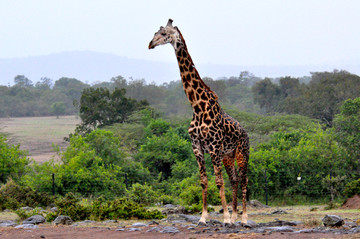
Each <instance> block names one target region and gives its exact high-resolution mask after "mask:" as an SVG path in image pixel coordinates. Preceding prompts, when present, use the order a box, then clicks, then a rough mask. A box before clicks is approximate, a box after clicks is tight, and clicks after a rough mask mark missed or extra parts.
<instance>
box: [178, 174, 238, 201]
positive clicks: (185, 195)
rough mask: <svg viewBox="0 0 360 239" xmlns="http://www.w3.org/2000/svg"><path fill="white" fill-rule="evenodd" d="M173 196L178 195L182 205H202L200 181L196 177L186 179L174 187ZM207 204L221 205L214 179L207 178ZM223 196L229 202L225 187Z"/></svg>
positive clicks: (228, 190)
mask: <svg viewBox="0 0 360 239" xmlns="http://www.w3.org/2000/svg"><path fill="white" fill-rule="evenodd" d="M174 188H176V189H174V191H173V194H174V195H179V197H180V200H181V202H182V204H183V205H193V204H201V203H202V189H201V186H200V179H199V177H198V176H197V175H194V176H192V177H189V178H186V179H184V180H182V181H181V182H179V183H177V184H176V185H174ZM207 193H208V196H207V203H208V204H209V205H221V199H220V194H219V189H218V188H217V186H216V184H215V177H214V176H209V177H208V190H207ZM225 196H226V200H227V201H228V202H229V201H230V200H231V196H232V194H231V191H230V188H229V187H227V186H225Z"/></svg>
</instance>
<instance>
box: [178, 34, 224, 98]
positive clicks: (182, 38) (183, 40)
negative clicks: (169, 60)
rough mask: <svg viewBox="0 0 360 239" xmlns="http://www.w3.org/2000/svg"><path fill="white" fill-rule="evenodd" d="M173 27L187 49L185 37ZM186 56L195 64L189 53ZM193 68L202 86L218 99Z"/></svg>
mask: <svg viewBox="0 0 360 239" xmlns="http://www.w3.org/2000/svg"><path fill="white" fill-rule="evenodd" d="M175 29H176V31H177V32H178V33H179V35H180V38H181V41H182V43H183V44H184V48H185V50H186V51H188V50H187V46H186V43H185V39H184V37H183V36H182V34H181V32H180V30H179V28H178V27H175ZM188 57H189V59H190V61H191V62H190V63H191V64H193V65H194V66H195V64H194V62H193V60H192V58H191V56H190V54H188ZM194 69H195V74H196V75H197V76H198V77H199V80H200V82H201V84H203V85H204V87H205V89H207V90H208V91H209V92H210V93H211V94H212V95H213V96H214V98H215V100H218V98H219V97H218V96H217V94H216V93H215V92H214V91H212V90H211V89H210V87H209V86H208V85H207V84H205V82H204V81H203V80H202V79H201V77H200V74H199V72H198V71H197V69H196V67H194Z"/></svg>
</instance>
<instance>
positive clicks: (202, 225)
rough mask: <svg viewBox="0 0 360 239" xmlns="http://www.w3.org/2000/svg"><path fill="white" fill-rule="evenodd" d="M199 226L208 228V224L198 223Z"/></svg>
mask: <svg viewBox="0 0 360 239" xmlns="http://www.w3.org/2000/svg"><path fill="white" fill-rule="evenodd" d="M197 226H198V227H206V226H207V224H206V222H198V224H197Z"/></svg>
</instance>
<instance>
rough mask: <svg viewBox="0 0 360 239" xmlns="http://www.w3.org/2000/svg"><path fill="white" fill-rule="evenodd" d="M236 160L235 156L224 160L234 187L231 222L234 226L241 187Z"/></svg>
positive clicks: (227, 156) (226, 157)
mask: <svg viewBox="0 0 360 239" xmlns="http://www.w3.org/2000/svg"><path fill="white" fill-rule="evenodd" d="M234 158H235V157H234V156H229V155H226V156H225V157H224V160H223V164H224V166H225V169H226V172H227V174H228V176H229V179H230V183H231V186H232V209H233V211H232V214H231V220H230V222H231V223H232V224H234V223H235V222H236V219H237V214H238V211H237V192H238V187H239V175H238V172H237V170H236V168H235V163H234Z"/></svg>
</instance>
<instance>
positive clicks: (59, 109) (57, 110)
mask: <svg viewBox="0 0 360 239" xmlns="http://www.w3.org/2000/svg"><path fill="white" fill-rule="evenodd" d="M65 110H66V106H65V104H64V102H62V101H59V102H55V103H53V104H52V105H51V112H52V113H53V114H54V115H56V118H57V119H58V118H59V116H60V115H63V114H64V113H65Z"/></svg>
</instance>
